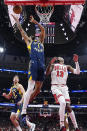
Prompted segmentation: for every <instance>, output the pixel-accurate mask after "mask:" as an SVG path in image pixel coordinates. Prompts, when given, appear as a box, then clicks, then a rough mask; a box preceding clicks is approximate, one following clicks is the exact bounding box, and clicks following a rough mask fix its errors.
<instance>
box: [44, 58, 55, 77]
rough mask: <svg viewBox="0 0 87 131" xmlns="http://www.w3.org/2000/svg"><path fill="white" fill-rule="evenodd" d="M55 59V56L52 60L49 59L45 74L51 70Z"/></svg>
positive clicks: (48, 73)
mask: <svg viewBox="0 0 87 131" xmlns="http://www.w3.org/2000/svg"><path fill="white" fill-rule="evenodd" d="M56 60H57V58H56V57H54V58H52V60H51V61H50V63H49V65H48V66H47V69H46V75H50V73H51V71H52V70H53V67H54V65H53V63H54V62H55V61H56Z"/></svg>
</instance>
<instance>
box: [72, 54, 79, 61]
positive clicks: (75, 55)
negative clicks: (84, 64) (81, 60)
mask: <svg viewBox="0 0 87 131" xmlns="http://www.w3.org/2000/svg"><path fill="white" fill-rule="evenodd" d="M73 60H74V62H78V55H77V54H74V55H73Z"/></svg>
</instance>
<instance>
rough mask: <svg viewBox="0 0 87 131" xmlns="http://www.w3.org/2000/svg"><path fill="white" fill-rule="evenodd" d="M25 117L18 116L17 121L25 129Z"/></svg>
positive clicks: (24, 115)
mask: <svg viewBox="0 0 87 131" xmlns="http://www.w3.org/2000/svg"><path fill="white" fill-rule="evenodd" d="M26 116H27V115H26V114H23V115H21V116H20V119H19V121H20V125H21V126H22V127H26V126H27V124H26Z"/></svg>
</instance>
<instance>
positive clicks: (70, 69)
mask: <svg viewBox="0 0 87 131" xmlns="http://www.w3.org/2000/svg"><path fill="white" fill-rule="evenodd" d="M73 60H74V62H75V65H76V69H74V68H73V67H72V66H70V65H68V66H67V69H68V70H69V71H70V72H72V73H73V74H78V75H79V74H80V67H79V62H78V55H76V54H74V56H73Z"/></svg>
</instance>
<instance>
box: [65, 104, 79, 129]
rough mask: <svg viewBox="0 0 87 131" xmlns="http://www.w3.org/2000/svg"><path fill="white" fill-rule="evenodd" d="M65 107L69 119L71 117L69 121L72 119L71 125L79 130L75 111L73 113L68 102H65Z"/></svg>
mask: <svg viewBox="0 0 87 131" xmlns="http://www.w3.org/2000/svg"><path fill="white" fill-rule="evenodd" d="M66 109H67V112H68V113H69V116H70V119H71V121H72V123H73V126H74V128H75V130H76V131H79V129H78V125H77V121H76V117H75V113H74V111H73V110H72V109H71V107H70V103H67V104H66Z"/></svg>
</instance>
